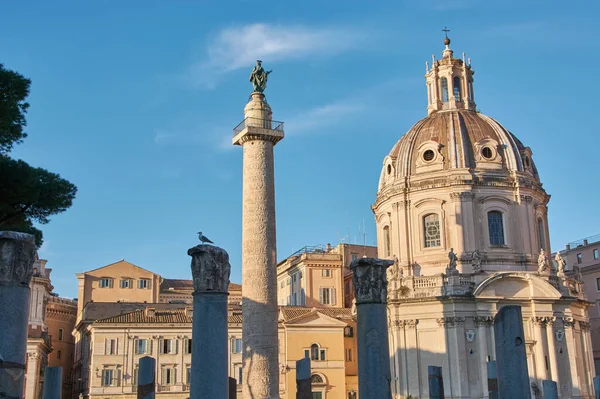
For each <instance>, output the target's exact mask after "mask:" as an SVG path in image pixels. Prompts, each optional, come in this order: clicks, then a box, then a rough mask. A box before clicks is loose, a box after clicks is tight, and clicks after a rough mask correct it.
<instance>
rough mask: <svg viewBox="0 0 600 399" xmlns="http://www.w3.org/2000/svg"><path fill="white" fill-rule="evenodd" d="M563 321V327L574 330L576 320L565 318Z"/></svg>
mask: <svg viewBox="0 0 600 399" xmlns="http://www.w3.org/2000/svg"><path fill="white" fill-rule="evenodd" d="M562 321H563V326H565V327H567V328H573V326H574V325H575V320H574V319H573V318H572V317H563V318H562Z"/></svg>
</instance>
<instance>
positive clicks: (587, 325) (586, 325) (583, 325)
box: [578, 320, 590, 330]
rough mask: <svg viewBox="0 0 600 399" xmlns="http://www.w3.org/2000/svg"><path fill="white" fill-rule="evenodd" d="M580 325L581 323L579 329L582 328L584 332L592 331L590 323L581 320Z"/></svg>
mask: <svg viewBox="0 0 600 399" xmlns="http://www.w3.org/2000/svg"><path fill="white" fill-rule="evenodd" d="M578 323H579V328H581V329H582V330H589V329H590V323H588V322H587V321H583V320H579V321H578Z"/></svg>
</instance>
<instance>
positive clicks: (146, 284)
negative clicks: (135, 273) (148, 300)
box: [138, 278, 150, 290]
mask: <svg viewBox="0 0 600 399" xmlns="http://www.w3.org/2000/svg"><path fill="white" fill-rule="evenodd" d="M138 288H139V289H141V290H147V289H150V280H149V279H147V278H141V279H139V280H138Z"/></svg>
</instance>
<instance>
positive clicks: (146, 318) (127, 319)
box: [95, 308, 242, 324]
mask: <svg viewBox="0 0 600 399" xmlns="http://www.w3.org/2000/svg"><path fill="white" fill-rule="evenodd" d="M192 320H193V318H192V317H190V316H188V315H187V311H186V309H185V308H182V309H154V312H148V310H147V309H138V310H136V311H133V312H129V313H123V314H120V315H117V316H112V317H106V318H104V319H99V320H96V321H95V323H98V324H146V323H148V324H153V323H177V324H187V323H189V324H191V323H192ZM227 321H228V322H229V323H241V322H242V313H241V312H234V313H232V314H230V315H229V316H228V317H227Z"/></svg>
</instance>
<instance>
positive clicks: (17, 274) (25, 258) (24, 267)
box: [0, 231, 37, 287]
mask: <svg viewBox="0 0 600 399" xmlns="http://www.w3.org/2000/svg"><path fill="white" fill-rule="evenodd" d="M36 258H37V248H36V246H35V237H34V236H32V235H31V234H25V233H17V232H14V231H0V284H14V285H19V286H22V287H29V282H30V281H31V276H32V275H33V263H34V262H35V260H36Z"/></svg>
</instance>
